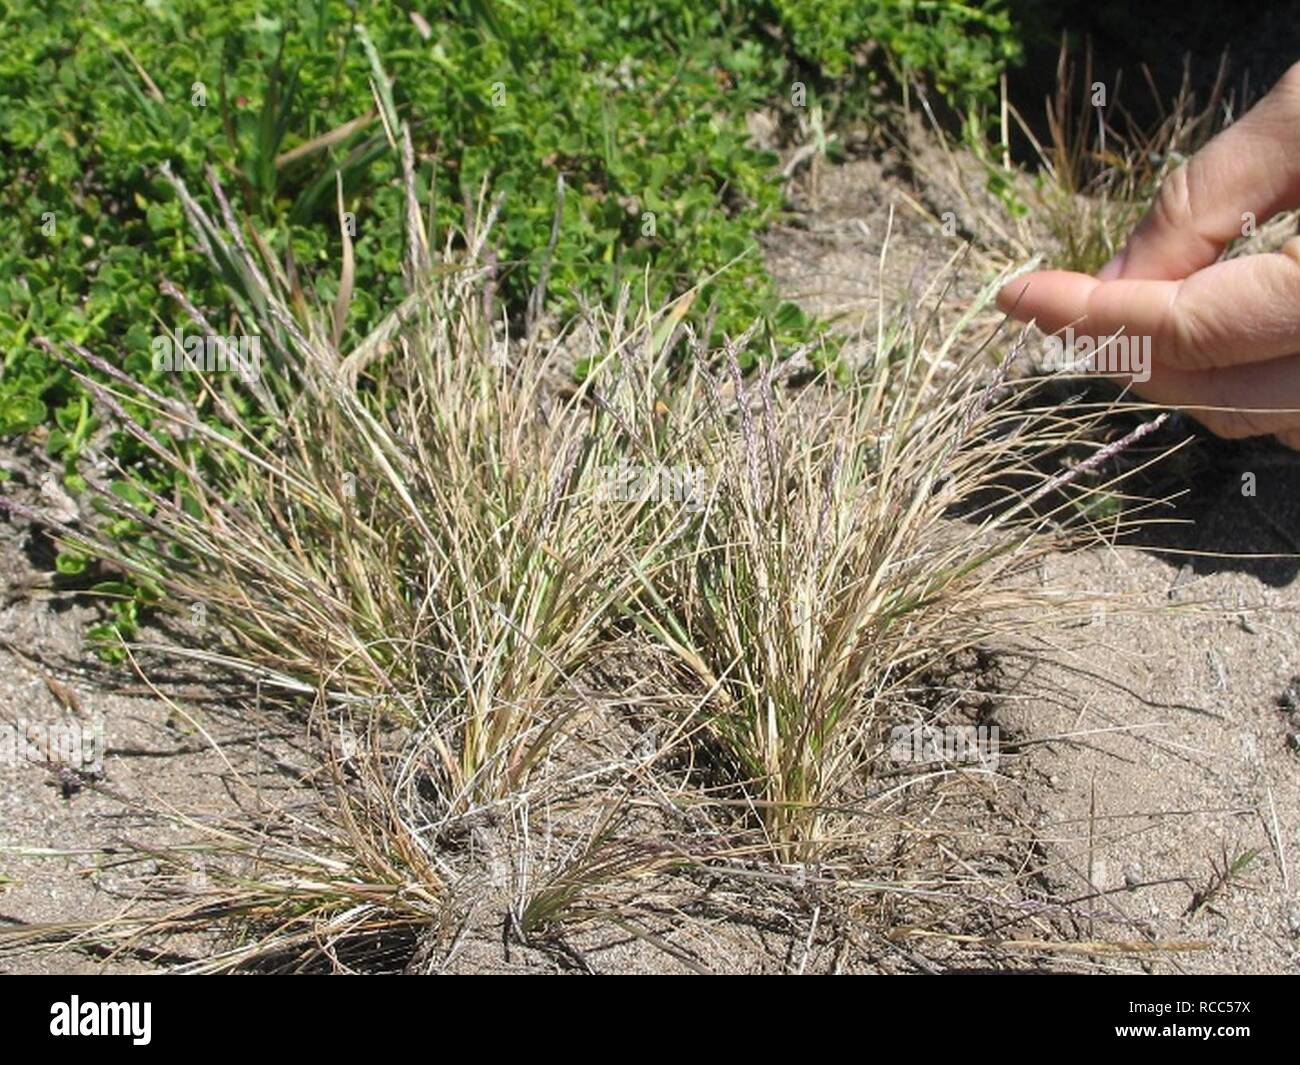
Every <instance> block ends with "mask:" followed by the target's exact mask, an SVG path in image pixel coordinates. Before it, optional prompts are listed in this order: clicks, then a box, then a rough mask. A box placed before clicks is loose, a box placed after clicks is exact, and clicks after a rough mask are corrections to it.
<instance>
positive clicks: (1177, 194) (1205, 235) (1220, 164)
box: [1098, 63, 1300, 281]
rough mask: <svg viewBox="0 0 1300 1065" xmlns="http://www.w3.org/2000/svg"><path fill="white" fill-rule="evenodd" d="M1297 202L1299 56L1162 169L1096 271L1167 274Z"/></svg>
mask: <svg viewBox="0 0 1300 1065" xmlns="http://www.w3.org/2000/svg"><path fill="white" fill-rule="evenodd" d="M1296 206H1300V63H1297V64H1296V65H1295V66H1293V67H1291V69H1290V70H1288V71H1287V72H1286V74H1284V75H1283V76H1282V79H1281V80H1280V81H1279V82H1278V83H1277V84H1276V85H1275V86H1274V87H1273V89H1272V91H1271V92H1269V94H1268V95H1267V96H1265V97H1264V98H1263V99H1262V100H1261V101H1260V102H1259V103H1258V104H1256V105H1255V106H1254V107H1253V108H1251V109H1250V110H1249V111H1247V112H1246V114H1244V115H1243V116H1242V117H1241V118H1240V119H1238V120H1237V121H1236V122H1234V123H1233V124H1232V125H1231V126H1229V127H1228V128H1227V129H1225V130H1223V132H1221V133H1220V134H1219V135H1218V136H1216V137H1215V138H1214V139H1213V140H1211V141H1210V143H1209V144H1207V145H1206V146H1205V147H1204V148H1202V149H1201V150H1200V151H1199V152H1197V153H1196V154H1195V155H1194V156H1193V157H1192V158H1191V159H1190V160H1189V161H1188V162H1187V163H1186V164H1184V165H1183V166H1181V167H1179V168H1178V169H1177V170H1175V171H1174V172H1173V173H1172V174H1170V175H1169V176H1168V177H1167V178H1166V179H1165V181H1164V182H1163V183H1162V184H1161V186H1160V192H1159V194H1158V195H1157V196H1156V200H1155V203H1154V205H1153V206H1152V208H1151V210H1150V211H1149V212H1148V213H1147V215H1146V217H1145V218H1144V219H1143V220H1142V221H1141V222H1140V223H1139V224H1138V226H1137V228H1136V229H1135V230H1134V231H1133V234H1132V236H1131V237H1130V238H1129V241H1128V244H1127V246H1126V247H1125V249H1124V250H1123V251H1122V252H1121V253H1120V254H1119V255H1118V256H1116V258H1115V259H1114V260H1112V261H1111V262H1109V263H1107V264H1106V266H1104V267H1103V268H1102V270H1101V272H1100V273H1099V274H1098V277H1099V278H1101V279H1102V280H1105V281H1113V280H1118V279H1133V278H1138V279H1144V280H1172V279H1174V278H1179V277H1186V276H1187V275H1188V274H1190V273H1192V272H1193V271H1194V270H1200V269H1201V268H1202V267H1205V266H1208V265H1209V264H1210V263H1212V262H1214V260H1215V259H1217V258H1218V257H1219V255H1220V253H1221V252H1222V251H1223V249H1224V247H1225V246H1226V245H1227V244H1228V243H1229V242H1230V241H1232V240H1235V239H1237V238H1238V237H1240V236H1241V235H1242V232H1243V225H1244V223H1245V221H1246V218H1247V215H1246V212H1250V216H1253V219H1254V220H1255V221H1256V222H1260V223H1262V222H1265V221H1267V220H1268V219H1269V218H1271V217H1272V216H1273V215H1275V214H1277V213H1278V212H1279V211H1285V210H1289V209H1290V208H1292V207H1296Z"/></svg>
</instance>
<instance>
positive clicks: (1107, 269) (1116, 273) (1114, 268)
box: [1097, 248, 1128, 281]
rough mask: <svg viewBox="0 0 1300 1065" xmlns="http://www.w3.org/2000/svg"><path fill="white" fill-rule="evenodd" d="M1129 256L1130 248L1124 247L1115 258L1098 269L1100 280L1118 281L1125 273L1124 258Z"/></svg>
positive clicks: (1098, 278)
mask: <svg viewBox="0 0 1300 1065" xmlns="http://www.w3.org/2000/svg"><path fill="white" fill-rule="evenodd" d="M1127 258H1128V248H1125V249H1123V250H1122V251H1121V252H1120V253H1119V254H1118V255H1116V256H1115V258H1113V259H1111V261H1110V262H1108V263H1107V264H1106V265H1105V266H1103V267H1102V268H1101V269H1100V270H1098V271H1097V280H1098V281H1116V280H1118V279H1119V278H1120V277H1121V276H1122V275H1123V273H1124V260H1125V259H1127Z"/></svg>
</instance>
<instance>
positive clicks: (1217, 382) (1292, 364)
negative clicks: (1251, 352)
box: [1133, 355, 1300, 446]
mask: <svg viewBox="0 0 1300 1065" xmlns="http://www.w3.org/2000/svg"><path fill="white" fill-rule="evenodd" d="M1133 391H1134V392H1136V393H1137V394H1138V395H1139V396H1141V397H1142V398H1143V399H1146V400H1149V401H1150V402H1152V403H1159V404H1161V405H1163V406H1168V407H1179V408H1181V409H1182V410H1185V411H1186V412H1187V413H1188V414H1190V415H1191V416H1192V417H1193V418H1195V419H1196V420H1197V421H1198V422H1200V423H1201V424H1202V425H1204V426H1205V427H1206V428H1207V429H1209V430H1210V432H1212V433H1214V434H1215V435H1216V436H1222V437H1226V438H1228V439H1232V440H1236V439H1240V438H1242V437H1247V436H1263V435H1265V434H1268V433H1276V434H1278V436H1279V437H1282V436H1284V435H1285V436H1287V437H1288V440H1289V439H1291V438H1294V439H1295V440H1297V442H1300V355H1289V356H1287V357H1285V358H1281V359H1270V360H1269V361H1268V362H1257V363H1251V364H1250V365H1249V366H1233V367H1229V368H1227V369H1213V370H1205V371H1200V372H1188V371H1184V370H1175V369H1173V368H1171V367H1168V366H1163V365H1161V364H1160V363H1155V364H1153V366H1152V367H1151V377H1150V379H1149V380H1147V381H1144V382H1140V383H1138V382H1135V383H1134V384H1133ZM1288 440H1283V442H1284V443H1288V446H1294V445H1292V444H1290V443H1289V442H1288Z"/></svg>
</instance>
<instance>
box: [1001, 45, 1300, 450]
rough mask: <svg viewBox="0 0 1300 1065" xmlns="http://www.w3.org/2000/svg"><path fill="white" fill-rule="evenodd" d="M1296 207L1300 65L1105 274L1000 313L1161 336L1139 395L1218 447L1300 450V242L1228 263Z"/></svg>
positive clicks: (1208, 151)
mask: <svg viewBox="0 0 1300 1065" xmlns="http://www.w3.org/2000/svg"><path fill="white" fill-rule="evenodd" d="M1294 207H1300V63H1297V64H1296V65H1295V66H1293V67H1292V68H1291V69H1290V70H1288V71H1287V73H1286V74H1285V75H1283V77H1282V79H1281V80H1280V81H1279V82H1278V83H1277V85H1276V86H1274V88H1273V90H1272V91H1271V92H1270V93H1269V94H1268V95H1267V96H1265V97H1264V98H1263V99H1262V100H1261V101H1260V102H1259V103H1258V104H1257V105H1256V106H1255V107H1253V108H1252V109H1251V110H1250V111H1248V112H1247V113H1246V114H1245V115H1243V116H1242V117H1241V119H1239V120H1238V121H1237V122H1235V123H1233V124H1232V125H1231V126H1229V127H1228V128H1227V129H1225V130H1224V131H1223V132H1221V133H1220V134H1219V135H1218V136H1216V137H1215V138H1214V139H1213V140H1211V141H1210V142H1209V143H1208V144H1207V145H1206V146H1205V147H1204V148H1203V149H1201V151H1199V152H1197V153H1196V155H1195V156H1193V157H1192V158H1191V159H1190V160H1189V161H1188V162H1187V163H1186V164H1184V165H1183V166H1182V167H1180V168H1179V169H1178V170H1176V171H1174V172H1173V173H1172V174H1170V175H1169V176H1168V178H1166V180H1165V182H1164V183H1163V185H1162V186H1161V188H1160V192H1159V195H1158V196H1157V198H1156V202H1155V204H1154V206H1153V207H1152V208H1151V210H1150V212H1149V213H1148V214H1147V216H1146V217H1145V218H1144V219H1143V220H1142V222H1141V223H1140V224H1139V225H1138V226H1137V228H1136V229H1135V230H1134V231H1133V234H1132V235H1131V237H1130V238H1129V241H1128V244H1127V245H1126V247H1125V248H1124V250H1123V251H1122V252H1121V253H1120V254H1119V255H1118V256H1116V257H1115V258H1114V259H1113V260H1111V262H1109V263H1107V264H1106V266H1104V267H1103V268H1102V269H1101V270H1100V271H1098V273H1097V276H1096V277H1090V276H1089V275H1087V274H1079V273H1071V272H1068V271H1063V270H1044V271H1038V272H1035V273H1031V274H1026V275H1024V276H1022V277H1018V278H1016V279H1014V280H1013V281H1010V282H1008V283H1007V284H1006V285H1005V286H1004V287H1003V289H1002V291H1001V292H1000V293H999V294H998V306H999V307H1000V308H1001V309H1002V310H1003V311H1005V312H1006V313H1008V314H1011V315H1012V316H1013V317H1015V318H1018V319H1020V320H1022V321H1029V320H1031V319H1032V320H1036V321H1037V323H1038V325H1039V327H1040V328H1042V329H1043V330H1044V331H1045V332H1047V333H1055V332H1057V331H1058V330H1061V329H1064V328H1066V327H1067V326H1073V328H1074V330H1075V332H1076V333H1086V334H1088V335H1089V336H1091V337H1095V338H1098V342H1099V343H1100V342H1103V341H1104V338H1106V337H1109V336H1111V335H1113V334H1116V333H1118V332H1120V331H1121V330H1122V331H1123V334H1124V335H1125V336H1128V337H1131V338H1138V337H1150V343H1151V353H1152V359H1151V366H1150V377H1149V379H1148V380H1146V381H1143V382H1139V381H1137V380H1136V379H1135V380H1134V382H1133V390H1134V391H1135V392H1137V393H1138V395H1140V396H1142V397H1143V398H1145V399H1148V400H1151V401H1152V402H1155V403H1161V404H1168V405H1169V406H1175V407H1183V408H1187V410H1188V413H1190V414H1192V415H1193V416H1194V417H1195V418H1196V419H1197V420H1198V421H1200V422H1201V423H1203V424H1204V425H1205V426H1206V428H1208V429H1209V430H1210V431H1211V432H1213V433H1216V434H1218V435H1219V436H1224V437H1232V438H1237V437H1245V436H1257V435H1261V434H1265V433H1273V434H1275V435H1276V436H1277V437H1278V439H1279V440H1281V441H1282V442H1283V443H1284V444H1286V445H1288V446H1290V447H1293V448H1298V449H1300V236H1298V237H1293V238H1292V239H1291V240H1290V241H1288V242H1287V244H1286V245H1285V247H1284V248H1283V249H1282V251H1281V252H1278V253H1273V254H1267V255H1250V256H1244V257H1242V258H1237V259H1231V260H1228V261H1226V262H1219V261H1218V258H1219V255H1220V254H1221V253H1222V252H1223V249H1224V248H1225V247H1226V246H1227V245H1228V243H1229V242H1230V241H1232V240H1234V239H1236V238H1237V237H1239V236H1241V235H1242V226H1243V221H1244V220H1245V219H1246V218H1247V217H1253V218H1255V219H1258V220H1259V221H1260V222H1261V223H1262V222H1264V221H1267V220H1268V219H1269V218H1271V217H1272V216H1273V215H1275V214H1278V213H1279V212H1281V211H1285V210H1289V209H1291V208H1294ZM1246 212H1250V215H1249V216H1248V215H1247V214H1246ZM1216 408H1217V409H1216Z"/></svg>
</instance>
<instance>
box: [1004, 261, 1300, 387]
mask: <svg viewBox="0 0 1300 1065" xmlns="http://www.w3.org/2000/svg"><path fill="white" fill-rule="evenodd" d="M998 305H999V307H1001V308H1002V309H1003V310H1004V311H1006V312H1007V313H1009V314H1011V315H1013V316H1014V317H1016V318H1019V319H1022V320H1026V321H1027V320H1029V319H1035V320H1036V321H1037V322H1038V325H1039V327H1040V328H1041V329H1043V331H1044V332H1047V333H1056V332H1058V331H1060V330H1062V329H1064V328H1065V327H1067V326H1070V327H1071V328H1072V329H1073V331H1074V333H1075V334H1077V335H1085V336H1089V337H1093V338H1096V339H1097V340H1098V341H1100V340H1101V339H1102V338H1105V337H1109V336H1114V335H1115V334H1122V335H1124V336H1127V337H1129V338H1133V339H1135V340H1145V339H1146V338H1149V340H1150V351H1151V353H1152V355H1153V357H1154V358H1155V360H1156V361H1157V362H1161V363H1164V364H1166V365H1168V366H1170V367H1173V368H1175V369H1179V370H1206V369H1209V368H1210V367H1214V366H1234V365H1238V364H1241V363H1250V362H1261V361H1263V360H1266V359H1274V358H1278V357H1279V356H1282V355H1289V354H1291V353H1293V352H1295V351H1296V350H1297V349H1300V240H1292V241H1290V242H1289V243H1288V244H1287V246H1286V248H1285V249H1284V250H1283V251H1282V252H1278V253H1276V254H1269V255H1250V256H1246V257H1244V258H1241V259H1232V260H1229V261H1228V262H1223V263H1216V264H1215V265H1213V266H1209V267H1206V268H1205V269H1204V270H1198V271H1197V272H1196V273H1194V274H1192V276H1191V277H1188V278H1185V279H1184V280H1182V281H1098V280H1097V279H1096V278H1093V277H1089V276H1088V275H1087V274H1075V273H1067V272H1064V271H1044V272H1042V273H1037V274H1029V275H1026V276H1025V277H1022V278H1018V279H1016V280H1015V281H1012V282H1010V283H1009V284H1007V285H1006V286H1004V287H1003V289H1002V291H1001V292H1000V293H999V294H998Z"/></svg>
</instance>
